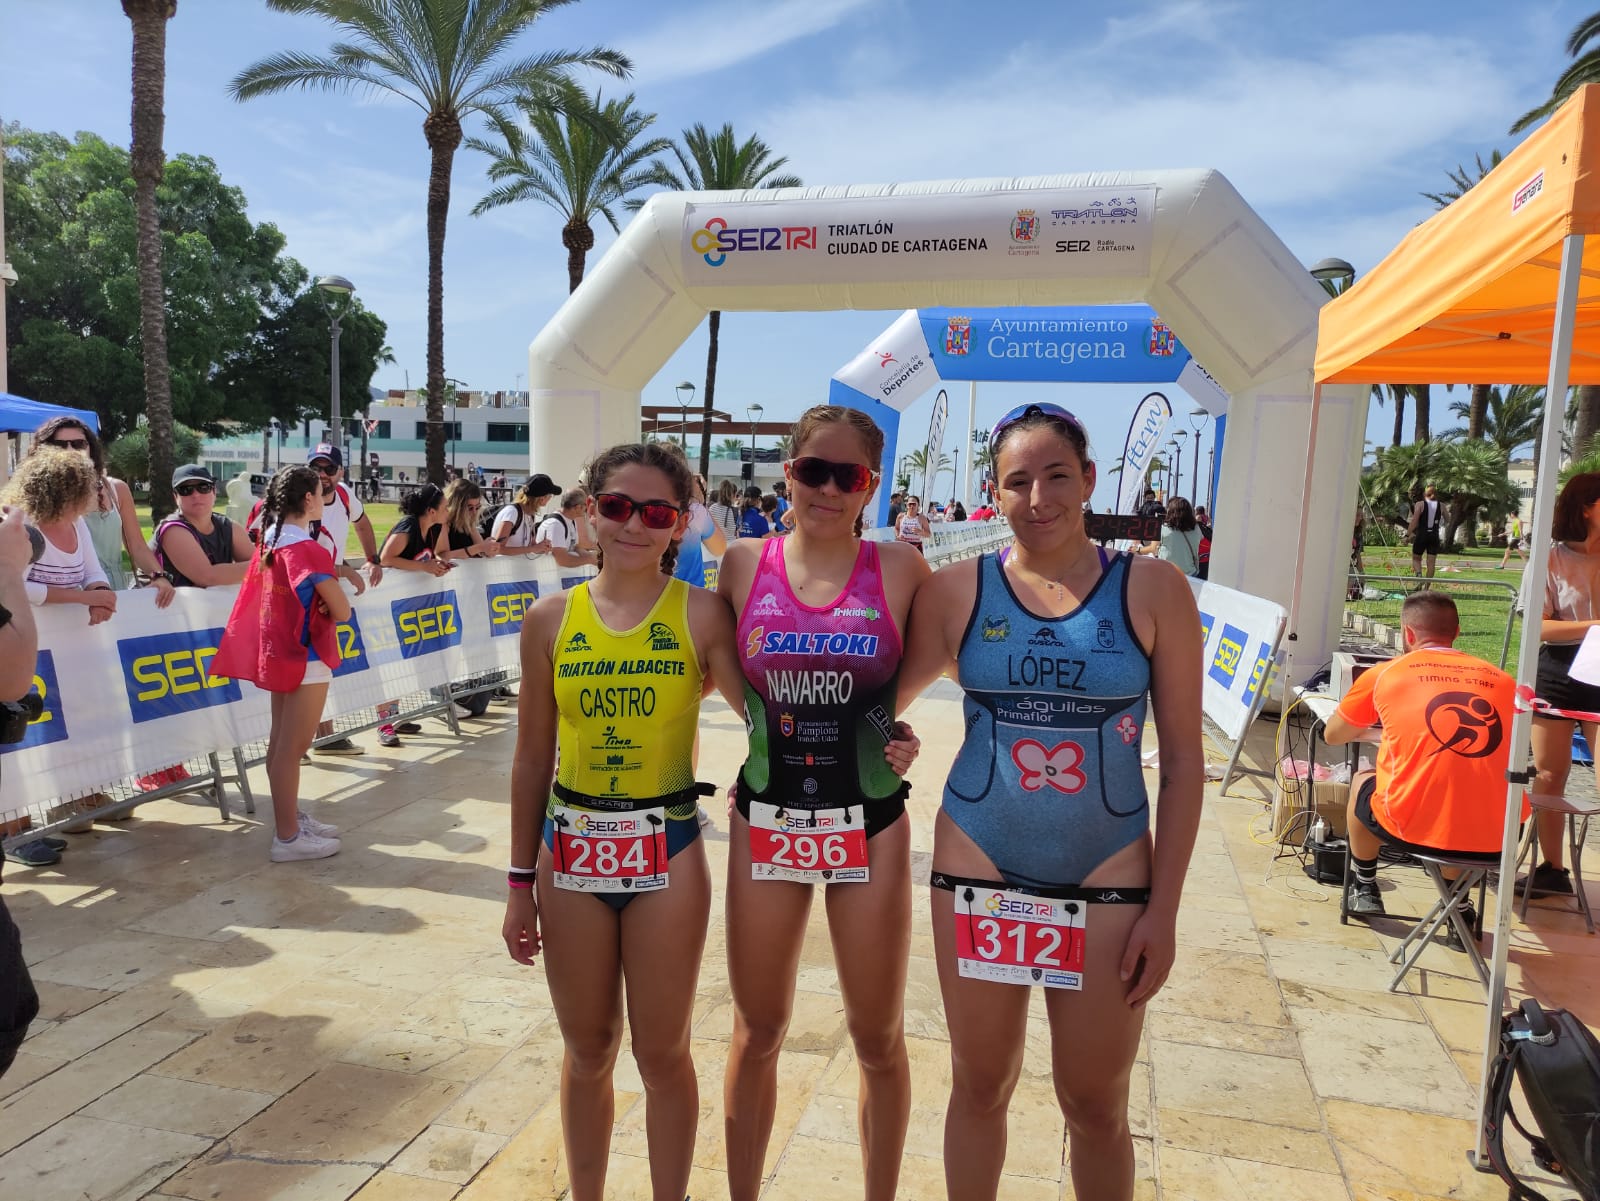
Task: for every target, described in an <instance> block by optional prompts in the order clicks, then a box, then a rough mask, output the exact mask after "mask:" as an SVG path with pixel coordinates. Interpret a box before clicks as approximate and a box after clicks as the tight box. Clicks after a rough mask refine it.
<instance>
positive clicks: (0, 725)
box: [0, 693, 44, 746]
mask: <svg viewBox="0 0 1600 1201" xmlns="http://www.w3.org/2000/svg"><path fill="white" fill-rule="evenodd" d="M43 712H44V697H42V696H40V695H38V694H37V693H29V694H28V695H27V696H25V697H23V698H22V699H21V700H20V701H0V745H5V746H10V745H11V744H12V743H16V742H21V741H22V740H23V739H24V738H26V737H27V736H28V723H30V722H34V721H37V720H39V715H40V714H42V713H43Z"/></svg>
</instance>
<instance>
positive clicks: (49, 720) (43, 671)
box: [0, 651, 68, 755]
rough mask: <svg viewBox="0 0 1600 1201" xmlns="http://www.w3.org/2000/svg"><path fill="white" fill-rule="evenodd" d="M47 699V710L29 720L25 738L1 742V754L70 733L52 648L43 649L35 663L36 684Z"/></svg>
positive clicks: (42, 698) (41, 696) (40, 695)
mask: <svg viewBox="0 0 1600 1201" xmlns="http://www.w3.org/2000/svg"><path fill="white" fill-rule="evenodd" d="M29 691H30V692H34V693H37V694H38V696H39V699H40V700H41V701H43V702H44V710H43V711H42V712H41V713H40V714H39V716H38V717H36V718H34V719H33V720H32V721H30V722H29V723H28V729H27V732H26V733H25V734H24V735H23V736H22V741H21V742H13V743H10V744H8V745H0V755H6V754H10V753H11V752H12V751H25V750H27V749H28V748H29V747H34V746H44V745H45V744H47V743H51V742H61V741H62V740H63V739H65V738H66V737H67V736H68V735H67V715H66V712H65V711H64V710H63V709H62V708H61V691H60V685H59V684H57V682H56V658H55V655H53V654H52V653H51V652H49V651H40V652H39V657H38V658H37V659H36V660H35V661H34V665H33V687H32V688H31V689H30V690H29Z"/></svg>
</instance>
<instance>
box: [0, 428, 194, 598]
mask: <svg viewBox="0 0 1600 1201" xmlns="http://www.w3.org/2000/svg"><path fill="white" fill-rule="evenodd" d="M41 448H45V449H53V450H70V451H76V452H77V453H78V454H81V455H83V456H84V457H85V458H87V459H88V460H89V462H90V463H91V464H93V465H94V475H95V492H94V503H93V504H92V505H90V506H89V511H88V512H87V513H85V514H84V518H83V521H84V526H85V528H86V529H87V530H88V531H89V538H90V541H91V542H92V543H93V545H94V552H95V557H96V558H98V559H99V560H100V566H101V568H102V569H103V570H104V572H105V576H106V581H107V583H109V584H110V585H111V587H113V588H116V589H119V590H120V589H123V588H127V587H128V586H129V585H130V583H131V580H130V579H129V577H128V573H127V572H126V571H124V570H123V567H122V552H123V550H124V549H126V550H127V552H128V557H129V558H130V559H132V560H133V565H134V566H135V567H137V568H138V569H139V570H140V571H142V572H144V573H145V575H147V576H150V577H151V582H152V584H153V586H154V587H155V590H156V608H158V609H165V608H166V607H167V606H168V605H170V604H171V603H172V598H173V596H174V595H175V593H174V590H173V585H172V581H171V580H169V579H167V577H166V572H165V571H164V570H163V569H162V566H161V563H160V561H159V560H158V559H157V558H156V556H155V553H154V552H153V551H152V550H151V549H150V547H149V545H148V544H147V543H146V542H145V540H144V531H143V530H141V529H140V528H139V514H138V511H137V510H136V509H135V508H134V504H133V490H132V489H131V488H129V487H128V485H127V484H125V483H123V482H122V481H121V480H119V479H114V478H113V477H111V476H109V475H107V474H106V455H105V448H104V446H102V445H101V442H100V439H99V438H98V437H97V436H96V435H95V432H94V431H93V430H91V429H90V428H89V427H88V426H86V425H85V424H83V422H81V421H79V420H78V419H77V418H76V417H52V418H51V419H50V420H49V421H46V422H45V423H44V424H43V425H41V426H40V427H39V428H38V429H36V430H34V431H33V441H32V442H31V443H30V444H29V448H28V453H29V454H30V455H31V454H33V453H35V452H36V451H38V450H40V449H41Z"/></svg>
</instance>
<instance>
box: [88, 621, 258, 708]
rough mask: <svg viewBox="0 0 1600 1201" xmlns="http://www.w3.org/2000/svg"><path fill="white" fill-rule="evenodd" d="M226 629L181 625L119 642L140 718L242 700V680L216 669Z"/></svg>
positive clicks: (125, 676) (130, 698)
mask: <svg viewBox="0 0 1600 1201" xmlns="http://www.w3.org/2000/svg"><path fill="white" fill-rule="evenodd" d="M221 640H222V630H221V629H220V628H218V629H213V630H177V631H174V632H172V633H170V634H151V635H149V636H147V637H144V638H123V639H120V640H119V641H118V642H117V657H118V658H119V659H120V660H121V662H122V682H123V686H124V687H125V688H126V689H127V692H128V709H129V711H130V712H132V714H133V720H134V721H135V722H136V723H137V722H142V721H155V720H156V719H157V718H161V717H175V716H177V715H178V714H180V713H194V712H197V711H199V710H201V709H206V708H209V707H210V706H212V705H228V704H232V703H233V702H234V701H236V700H238V699H239V696H240V693H239V682H238V681H237V680H230V679H228V678H227V677H226V676H216V675H212V674H211V660H212V657H213V656H215V655H216V653H217V643H218V642H220V641H221Z"/></svg>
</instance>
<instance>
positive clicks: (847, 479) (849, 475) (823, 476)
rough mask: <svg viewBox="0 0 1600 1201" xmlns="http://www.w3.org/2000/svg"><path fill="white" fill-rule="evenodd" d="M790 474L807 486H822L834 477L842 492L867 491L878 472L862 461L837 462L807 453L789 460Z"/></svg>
mask: <svg viewBox="0 0 1600 1201" xmlns="http://www.w3.org/2000/svg"><path fill="white" fill-rule="evenodd" d="M789 474H790V475H792V476H794V478H795V481H796V482H797V483H801V484H804V485H805V486H806V487H807V488H820V487H822V486H823V485H824V484H826V483H827V482H828V480H829V479H832V480H833V482H834V483H836V484H838V485H839V491H840V492H865V491H866V490H867V489H868V488H870V487H872V478H873V476H874V475H876V474H877V473H876V472H874V471H873V470H872V468H870V467H865V466H863V465H862V464H860V463H835V462H833V461H832V460H830V459H819V458H816V457H815V456H813V455H806V456H804V457H803V458H799V459H790V460H789Z"/></svg>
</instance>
